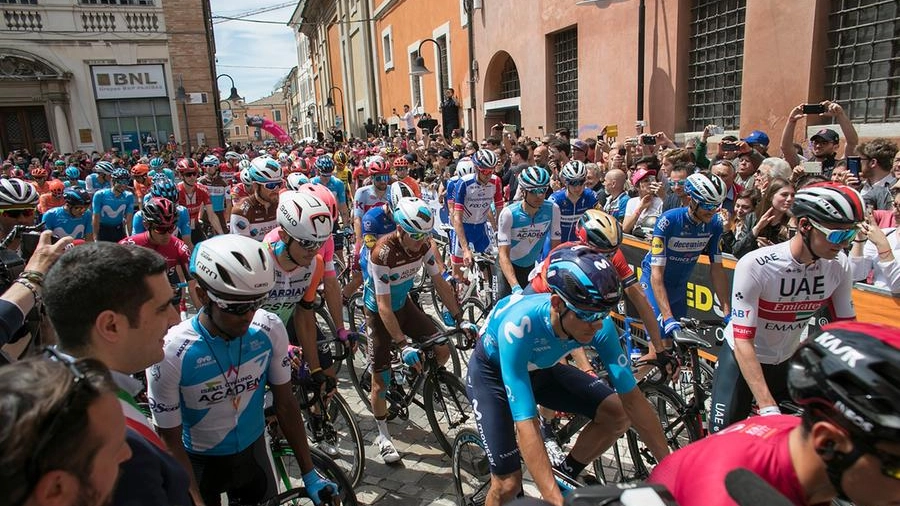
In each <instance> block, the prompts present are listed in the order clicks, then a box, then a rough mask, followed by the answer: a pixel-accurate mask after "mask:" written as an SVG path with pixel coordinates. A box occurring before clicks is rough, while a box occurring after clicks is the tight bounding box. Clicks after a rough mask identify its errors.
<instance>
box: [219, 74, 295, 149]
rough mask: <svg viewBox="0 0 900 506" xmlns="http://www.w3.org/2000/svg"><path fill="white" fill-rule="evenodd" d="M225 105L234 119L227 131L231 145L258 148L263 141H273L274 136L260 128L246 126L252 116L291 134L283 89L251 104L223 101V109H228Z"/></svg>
mask: <svg viewBox="0 0 900 506" xmlns="http://www.w3.org/2000/svg"><path fill="white" fill-rule="evenodd" d="M226 104H228V105H230V106H231V111H232V115H233V118H234V119H233V120H232V122H231V126H230V128H229V130H228V142H229V143H230V144H232V145H234V144H238V143H240V144H242V145H244V146H246V145H248V144H253V145H254V146H259V145H261V144H263V143H264V142H265V141H269V140H271V141H275V136H274V135H272V134H271V133H269V132H267V131H265V130H263V129H262V128H259V127H256V126H248V125H247V118H252V117H253V116H259V117H260V118H263V119H269V120H272V122H274V123H276V124H277V125H278V126H279V127H281V128H282V129H284V131H285V132H288V133H289V134H290V133H291V116H290V114H291V102H290V100H289V94H286V93H285V88H279V89H277V90H275V91H274V92H273V93H272V94H270V95H269V96H266V97H263V98H261V99H259V100H254V101H253V102H246V103H245V102H243V101H236V102H229V101H227V100H225V101H223V104H222V105H223V108H224V109H228V107H227V106H226Z"/></svg>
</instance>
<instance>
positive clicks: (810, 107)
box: [800, 104, 825, 114]
mask: <svg viewBox="0 0 900 506" xmlns="http://www.w3.org/2000/svg"><path fill="white" fill-rule="evenodd" d="M800 110H801V111H802V112H803V114H822V113H824V112H825V106H824V105H822V104H803V105H802V106H801V108H800Z"/></svg>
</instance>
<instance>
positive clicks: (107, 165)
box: [94, 158, 159, 176]
mask: <svg viewBox="0 0 900 506" xmlns="http://www.w3.org/2000/svg"><path fill="white" fill-rule="evenodd" d="M156 160H159V158H157V159H156ZM115 168H116V167H115V166H114V165H113V164H112V163H111V162H107V161H106V160H101V161H99V162H97V163H96V164H95V165H94V172H96V173H97V174H105V175H107V176H108V175H110V174H112V171H113V170H115Z"/></svg>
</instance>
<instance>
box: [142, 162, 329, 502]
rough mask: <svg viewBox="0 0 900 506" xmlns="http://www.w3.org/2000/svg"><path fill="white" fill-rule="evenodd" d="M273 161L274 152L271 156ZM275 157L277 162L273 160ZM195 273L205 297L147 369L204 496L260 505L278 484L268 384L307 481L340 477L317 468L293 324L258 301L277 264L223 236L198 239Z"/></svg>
mask: <svg viewBox="0 0 900 506" xmlns="http://www.w3.org/2000/svg"><path fill="white" fill-rule="evenodd" d="M273 162H274V160H273ZM277 163H278V162H275V164H276V165H277ZM190 274H191V275H192V276H193V277H194V279H196V280H197V283H198V285H199V287H198V293H199V295H200V297H201V299H202V300H203V301H204V303H205V305H204V306H203V308H202V309H201V311H200V312H199V313H198V314H197V316H194V317H193V318H191V319H190V320H187V321H184V322H182V323H180V324H179V325H177V326H175V327H173V328H171V329H170V330H169V333H168V334H167V335H166V341H165V346H164V349H165V357H164V358H163V360H162V362H160V363H159V364H157V365H155V366H153V367H151V368H150V369H149V370H148V372H147V379H148V388H147V394H148V398H149V399H150V403H151V406H154V409H153V421H154V424H155V425H156V426H157V427H158V428H159V432H160V435H161V436H162V438H163V440H165V442H166V444H167V445H168V447H169V449H170V450H171V451H172V453H173V455H175V457H176V459H178V460H179V461H180V462H181V463H182V465H184V466H185V468H186V469H188V471H189V474H190V475H191V484H192V487H193V488H194V489H196V490H199V493H200V496H201V497H202V498H203V501H204V502H205V503H206V504H207V505H218V504H220V495H221V493H223V492H226V493H227V494H228V499H229V502H230V503H231V502H237V503H242V504H256V503H260V502H262V501H264V500H266V499H269V498H271V497H273V496H274V495H275V493H276V484H275V477H274V476H273V474H272V466H271V464H270V463H269V459H268V456H267V449H266V438H265V435H264V431H265V416H264V413H263V404H264V395H265V392H266V388H264V387H265V386H268V389H269V391H270V392H271V393H272V395H273V398H274V407H275V412H276V416H277V418H278V423H279V426H280V427H281V428H282V430H283V432H284V435H285V437H286V438H287V440H288V443H289V444H290V446H291V448H292V449H293V450H294V454H295V455H296V457H297V460H298V463H299V464H300V468H301V469H302V471H303V482H304V485H305V486H306V489H307V491H308V493H309V495H310V497H311V498H312V499H313V501H314V502H315V503H316V504H318V503H319V502H320V499H319V491H321V490H324V489H326V488H331V490H332V491H333V492H335V493H336V492H338V490H337V486H336V485H335V484H334V483H332V482H330V481H327V480H325V479H323V478H322V477H321V476H320V475H319V474H318V473H317V472H316V470H315V468H314V467H313V464H312V461H311V459H310V456H309V446H308V444H307V441H306V431H305V430H304V428H303V422H302V419H301V417H300V408H299V407H298V406H297V401H296V399H295V398H294V396H293V393H292V391H291V384H290V379H291V366H290V358H289V357H288V338H287V331H286V330H285V328H284V325H283V324H282V323H281V320H279V319H278V316H277V315H274V314H272V313H269V312H268V311H263V310H259V309H258V308H259V307H260V306H261V305H262V304H263V303H264V302H265V300H266V298H267V297H268V293H269V290H271V289H272V287H273V286H274V281H275V272H274V266H273V263H272V261H271V258H270V257H269V255H268V253H267V252H266V246H265V245H263V244H261V243H260V242H259V241H256V240H253V239H250V238H249V237H242V236H234V235H230V236H217V237H213V238H211V239H208V240H206V241H204V242H202V243H200V244H198V245H197V247H196V248H194V253H193V255H192V256H191V262H190Z"/></svg>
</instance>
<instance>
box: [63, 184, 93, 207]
mask: <svg viewBox="0 0 900 506" xmlns="http://www.w3.org/2000/svg"><path fill="white" fill-rule="evenodd" d="M63 199H65V201H66V204H69V205H70V206H87V205H90V203H91V194H90V193H88V192H87V190H85V189H82V188H69V189H68V190H66V192H65V193H63Z"/></svg>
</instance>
